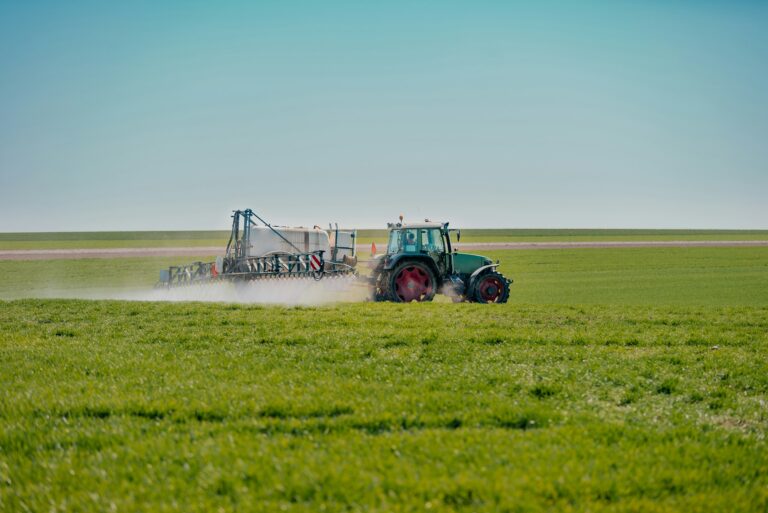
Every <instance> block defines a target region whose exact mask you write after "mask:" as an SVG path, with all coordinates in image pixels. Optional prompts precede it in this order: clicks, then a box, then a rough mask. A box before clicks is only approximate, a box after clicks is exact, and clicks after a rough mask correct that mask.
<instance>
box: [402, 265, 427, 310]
mask: <svg viewBox="0 0 768 513" xmlns="http://www.w3.org/2000/svg"><path fill="white" fill-rule="evenodd" d="M431 292H432V280H431V278H430V277H429V274H428V273H427V272H426V271H425V270H424V269H423V268H421V267H418V266H415V265H413V266H411V267H406V268H404V269H403V270H402V271H400V272H399V273H398V275H397V277H396V278H395V294H397V297H398V298H400V301H403V302H405V303H410V302H411V301H414V300H415V301H421V300H422V299H423V298H425V297H427V296H428V295H429V294H430V293H431Z"/></svg>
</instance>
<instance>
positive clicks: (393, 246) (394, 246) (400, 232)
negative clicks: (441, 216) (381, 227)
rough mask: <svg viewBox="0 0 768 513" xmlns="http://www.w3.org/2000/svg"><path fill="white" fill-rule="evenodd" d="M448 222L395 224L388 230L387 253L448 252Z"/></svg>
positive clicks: (449, 249) (449, 246)
mask: <svg viewBox="0 0 768 513" xmlns="http://www.w3.org/2000/svg"><path fill="white" fill-rule="evenodd" d="M450 251H451V241H450V239H449V238H448V223H445V224H439V223H423V224H418V225H414V224H411V225H395V226H394V227H392V228H391V230H390V232H389V243H388V244H387V254H388V255H394V254H398V253H411V254H416V253H446V252H448V253H450Z"/></svg>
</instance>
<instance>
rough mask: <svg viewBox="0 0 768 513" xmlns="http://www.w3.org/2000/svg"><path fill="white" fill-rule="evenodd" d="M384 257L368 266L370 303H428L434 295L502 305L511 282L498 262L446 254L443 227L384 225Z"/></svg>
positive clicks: (446, 238)
mask: <svg viewBox="0 0 768 513" xmlns="http://www.w3.org/2000/svg"><path fill="white" fill-rule="evenodd" d="M387 228H388V230H389V242H388V244H387V249H386V253H385V254H382V255H378V256H376V257H375V258H374V259H373V260H372V261H371V267H372V276H371V281H372V283H373V288H374V295H373V297H374V300H375V301H394V302H401V303H410V302H411V301H431V300H432V299H433V298H434V297H435V294H436V293H437V292H438V291H439V292H441V293H443V294H445V295H447V296H449V297H451V298H452V299H453V301H454V302H462V301H468V302H473V303H506V302H507V299H509V285H510V284H511V283H512V280H509V279H507V278H505V277H504V276H503V275H502V274H500V273H499V272H498V271H497V267H498V265H499V263H498V262H496V263H493V262H492V261H491V260H490V259H488V258H486V257H484V256H480V255H470V254H468V253H459V252H458V251H455V250H454V251H452V250H451V238H450V232H452V231H455V232H456V236H457V239H456V240H457V242H458V241H460V240H461V232H460V231H458V230H452V229H449V228H448V223H437V222H430V221H429V220H425V222H423V223H413V224H411V223H409V224H403V222H402V218H401V222H399V223H388V225H387Z"/></svg>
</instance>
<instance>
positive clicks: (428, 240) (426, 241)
mask: <svg viewBox="0 0 768 513" xmlns="http://www.w3.org/2000/svg"><path fill="white" fill-rule="evenodd" d="M420 231H421V234H420V236H421V249H422V250H424V251H429V252H430V253H442V252H443V251H444V245H443V237H442V234H441V233H440V230H439V229H437V228H423V229H421V230H420Z"/></svg>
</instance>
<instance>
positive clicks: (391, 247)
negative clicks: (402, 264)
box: [387, 230, 402, 255]
mask: <svg viewBox="0 0 768 513" xmlns="http://www.w3.org/2000/svg"><path fill="white" fill-rule="evenodd" d="M400 235H402V234H401V233H400V230H392V231H391V232H389V244H388V245H387V253H389V254H390V255H393V254H395V253H399V252H400Z"/></svg>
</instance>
